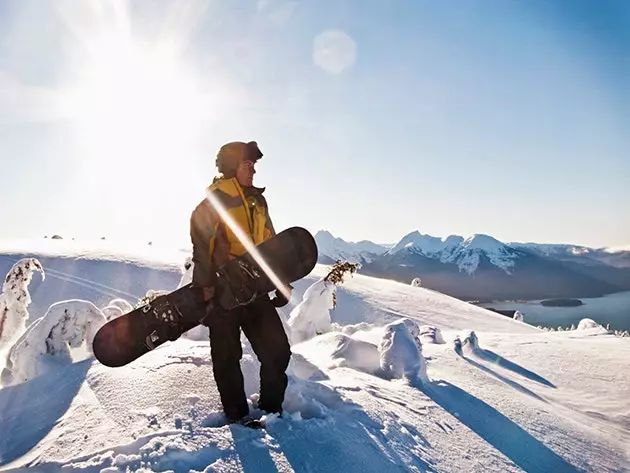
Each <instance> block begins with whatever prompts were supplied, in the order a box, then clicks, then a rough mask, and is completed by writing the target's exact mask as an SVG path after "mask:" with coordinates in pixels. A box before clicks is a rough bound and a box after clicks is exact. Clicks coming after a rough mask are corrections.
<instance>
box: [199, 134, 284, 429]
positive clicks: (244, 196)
mask: <svg viewBox="0 0 630 473" xmlns="http://www.w3.org/2000/svg"><path fill="white" fill-rule="evenodd" d="M262 156H263V154H262V152H261V151H260V149H259V147H258V145H257V144H256V142H254V141H252V142H249V143H244V142H232V143H227V144H226V145H224V146H222V147H221V149H220V150H219V152H218V154H217V159H216V166H217V168H218V170H219V173H220V175H219V176H218V177H215V179H214V182H213V183H212V185H211V186H210V187H209V188H208V190H207V191H208V192H209V193H212V194H213V196H214V197H216V201H218V202H219V203H220V205H221V206H222V207H223V208H224V209H225V211H227V213H228V214H229V215H230V216H231V217H232V219H227V220H233V221H234V223H235V224H236V225H238V227H239V228H240V229H241V230H242V233H244V234H245V235H246V237H247V238H248V239H249V240H250V241H251V242H252V243H254V244H255V245H258V244H260V243H262V242H263V241H265V240H267V239H268V238H271V237H272V236H273V235H275V231H274V228H273V225H272V223H271V219H270V217H269V210H268V208H267V202H266V200H265V198H264V197H263V192H264V188H258V187H255V186H254V185H253V178H254V174H255V173H256V170H255V165H256V162H257V161H258V160H259V159H260V158H262ZM237 233H239V232H235V231H234V229H233V228H230V225H229V224H228V223H226V221H224V219H223V218H221V216H220V215H219V212H218V211H217V209H216V208H214V207H213V205H212V204H211V203H210V201H209V200H208V199H204V200H203V201H202V202H201V203H200V204H199V205H198V206H197V207H196V208H195V210H194V211H193V212H192V215H191V219H190V237H191V240H192V244H193V257H192V260H193V262H194V269H193V279H192V282H193V285H195V286H198V287H200V288H201V290H202V291H203V295H204V300H205V301H206V303H207V304H208V310H207V316H206V317H205V319H204V320H203V323H204V325H207V326H208V328H209V329H210V350H211V356H212V363H213V372H214V379H215V382H216V384H217V388H218V389H219V394H220V396H221V403H222V404H223V410H224V412H225V414H226V416H227V418H228V421H229V422H230V423H241V424H243V425H247V426H249V427H259V426H260V423H259V422H258V421H256V420H254V419H251V418H250V417H249V407H248V404H247V398H246V396H245V391H244V387H243V374H242V371H241V366H240V359H241V357H242V355H243V353H242V350H241V341H240V331H241V329H242V330H243V332H244V333H245V336H246V337H247V339H248V340H249V342H250V344H251V346H252V349H253V350H254V353H255V354H256V356H257V357H258V360H259V361H260V398H259V403H258V407H259V408H260V409H261V410H263V411H265V412H267V413H281V412H282V402H283V400H284V393H285V390H286V387H287V376H286V373H285V371H286V368H287V366H288V364H289V359H290V357H291V348H290V345H289V342H288V340H287V336H286V333H285V332H284V327H283V325H282V322H281V320H280V317H279V315H278V312H277V311H276V307H281V306H283V305H285V304H286V303H287V302H288V301H287V299H286V297H284V296H283V295H282V293H281V292H280V291H276V294H275V297H274V299H273V300H272V299H270V298H269V297H268V296H265V297H261V298H259V299H257V300H256V301H254V302H253V303H251V304H249V305H247V306H245V307H241V308H238V309H235V310H233V311H230V312H226V311H224V310H222V309H220V308H219V307H218V306H217V307H215V305H214V304H213V303H212V297H213V295H214V278H215V269H216V268H218V267H219V266H220V265H222V264H223V263H225V262H227V261H229V260H230V259H233V258H235V257H237V256H240V255H242V254H244V253H246V251H247V250H246V249H245V246H244V245H243V243H242V242H241V241H240V240H239V238H238V237H237Z"/></svg>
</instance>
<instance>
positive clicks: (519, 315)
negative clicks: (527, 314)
mask: <svg viewBox="0 0 630 473" xmlns="http://www.w3.org/2000/svg"><path fill="white" fill-rule="evenodd" d="M513 319H514V320H518V321H519V322H522V321H523V313H522V312H520V311H518V310H517V311H515V312H514V316H513Z"/></svg>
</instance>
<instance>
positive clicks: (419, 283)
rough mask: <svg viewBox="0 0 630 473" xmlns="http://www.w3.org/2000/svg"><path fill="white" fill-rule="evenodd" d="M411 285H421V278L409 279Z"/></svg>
mask: <svg viewBox="0 0 630 473" xmlns="http://www.w3.org/2000/svg"><path fill="white" fill-rule="evenodd" d="M411 285H412V286H413V287H422V280H421V279H420V278H413V281H411Z"/></svg>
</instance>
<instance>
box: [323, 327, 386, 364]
mask: <svg viewBox="0 0 630 473" xmlns="http://www.w3.org/2000/svg"><path fill="white" fill-rule="evenodd" d="M334 338H335V340H336V343H337V348H336V349H335V350H334V351H333V353H332V355H331V359H332V362H333V364H332V367H341V366H344V367H348V368H352V369H355V370H358V371H363V372H365V373H372V374H376V373H378V371H379V368H380V365H381V362H380V355H379V351H378V347H377V346H376V345H374V344H373V343H370V342H367V341H363V340H358V339H355V338H352V337H350V336H348V335H345V334H342V333H339V334H335V335H334Z"/></svg>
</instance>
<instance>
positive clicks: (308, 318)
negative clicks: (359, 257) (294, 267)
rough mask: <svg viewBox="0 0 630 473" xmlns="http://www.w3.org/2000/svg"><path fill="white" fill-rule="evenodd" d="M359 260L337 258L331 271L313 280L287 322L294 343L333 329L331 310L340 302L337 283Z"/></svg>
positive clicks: (340, 282) (341, 280)
mask: <svg viewBox="0 0 630 473" xmlns="http://www.w3.org/2000/svg"><path fill="white" fill-rule="evenodd" d="M358 266H359V265H358V264H355V263H348V262H341V261H338V262H337V263H336V264H335V265H334V266H333V267H332V269H331V270H330V272H329V273H328V274H327V275H326V276H324V277H323V278H321V279H319V280H318V281H316V282H315V283H313V284H312V285H311V286H310V287H309V288H308V289H307V290H306V291H305V292H304V297H303V298H302V302H300V303H299V304H298V305H297V306H295V308H294V309H293V310H292V311H291V315H290V316H289V320H288V321H287V325H288V327H289V329H290V335H289V338H290V340H291V343H300V342H303V341H304V340H308V339H310V338H313V337H314V336H316V335H321V334H322V333H326V332H330V331H331V330H332V325H331V319H330V311H331V310H333V309H334V308H335V307H336V305H337V297H336V292H335V290H336V287H337V285H339V284H342V283H343V282H344V278H345V276H346V275H348V274H352V273H354V272H355V271H356V270H357V268H358Z"/></svg>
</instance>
